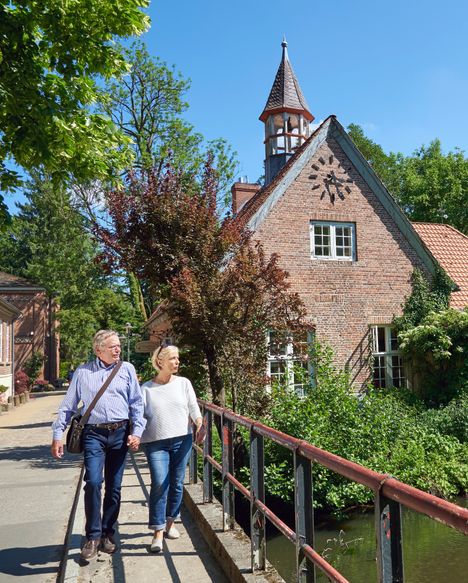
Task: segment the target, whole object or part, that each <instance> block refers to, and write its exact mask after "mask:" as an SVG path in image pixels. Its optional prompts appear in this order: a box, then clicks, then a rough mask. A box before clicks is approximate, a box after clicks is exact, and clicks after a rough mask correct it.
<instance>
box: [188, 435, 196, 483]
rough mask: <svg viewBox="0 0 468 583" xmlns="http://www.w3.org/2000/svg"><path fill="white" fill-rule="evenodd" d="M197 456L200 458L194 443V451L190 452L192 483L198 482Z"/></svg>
mask: <svg viewBox="0 0 468 583" xmlns="http://www.w3.org/2000/svg"><path fill="white" fill-rule="evenodd" d="M192 434H193V432H192ZM197 458H198V451H197V449H196V448H195V447H194V446H193V445H192V451H191V452H190V461H189V479H190V483H191V484H197V483H198V472H197Z"/></svg>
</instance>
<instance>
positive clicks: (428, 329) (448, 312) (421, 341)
mask: <svg viewBox="0 0 468 583" xmlns="http://www.w3.org/2000/svg"><path fill="white" fill-rule="evenodd" d="M412 286H413V289H412V292H411V295H410V296H409V297H408V298H407V299H406V301H405V304H404V306H403V315H402V316H400V317H398V318H395V319H394V321H393V324H394V326H395V328H396V329H397V332H398V338H399V347H400V350H401V352H402V354H403V355H404V357H405V362H406V363H407V367H408V373H409V377H410V378H411V386H412V388H413V389H414V390H415V391H416V392H417V393H418V394H419V395H420V396H421V397H422V398H423V399H424V400H425V402H426V403H427V404H430V405H435V406H438V405H439V404H447V403H448V402H449V401H450V400H451V399H453V398H454V397H455V396H457V395H458V394H460V393H461V392H462V391H463V390H465V389H467V390H468V361H467V358H466V357H467V355H468V316H467V313H466V312H463V311H462V312H460V311H457V310H453V309H450V308H449V307H448V305H449V299H450V292H451V291H452V289H453V283H452V281H451V280H450V278H449V277H448V276H447V275H446V274H445V272H444V271H443V270H442V269H440V268H438V269H437V270H436V272H435V274H434V276H433V278H432V279H431V280H430V281H429V280H428V279H427V278H426V277H425V276H424V275H423V274H422V273H421V272H420V271H419V270H415V271H414V273H413V275H412Z"/></svg>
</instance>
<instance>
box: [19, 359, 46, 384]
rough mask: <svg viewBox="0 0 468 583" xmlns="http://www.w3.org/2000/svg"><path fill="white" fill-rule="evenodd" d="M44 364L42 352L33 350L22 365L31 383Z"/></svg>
mask: <svg viewBox="0 0 468 583" xmlns="http://www.w3.org/2000/svg"><path fill="white" fill-rule="evenodd" d="M43 364H44V355H43V354H42V352H39V351H35V352H33V353H32V354H31V356H30V357H29V358H28V360H27V361H26V362H25V363H24V365H23V370H24V372H25V373H26V374H27V375H28V377H29V378H30V382H31V384H33V383H34V381H35V380H36V379H37V375H38V374H39V371H40V370H41V368H42V365H43Z"/></svg>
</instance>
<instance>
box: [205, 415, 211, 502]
mask: <svg viewBox="0 0 468 583" xmlns="http://www.w3.org/2000/svg"><path fill="white" fill-rule="evenodd" d="M204 417H205V419H204V423H205V428H206V437H205V441H204V443H203V502H213V466H212V465H211V464H210V462H209V461H208V459H207V456H210V457H212V456H213V413H212V412H211V411H204Z"/></svg>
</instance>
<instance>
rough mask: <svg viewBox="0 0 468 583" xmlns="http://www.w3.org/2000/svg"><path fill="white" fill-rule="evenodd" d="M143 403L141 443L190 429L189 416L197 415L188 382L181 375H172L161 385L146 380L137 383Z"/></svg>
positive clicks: (185, 432)
mask: <svg viewBox="0 0 468 583" xmlns="http://www.w3.org/2000/svg"><path fill="white" fill-rule="evenodd" d="M141 389H142V392H143V401H144V404H145V411H144V416H145V419H147V423H146V428H145V431H144V432H143V435H142V437H141V442H142V443H148V442H149V441H157V440H159V439H168V438H169V437H178V436H180V435H187V434H188V433H191V432H192V428H191V423H190V418H191V419H192V421H194V422H195V420H196V419H197V417H201V412H200V408H199V406H198V403H197V397H196V396H195V391H194V390H193V387H192V383H191V382H190V381H189V380H188V379H186V378H184V377H178V376H175V377H173V380H172V381H171V382H169V383H166V384H164V385H160V384H159V383H155V382H153V381H148V382H146V383H144V384H143V385H142V386H141Z"/></svg>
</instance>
